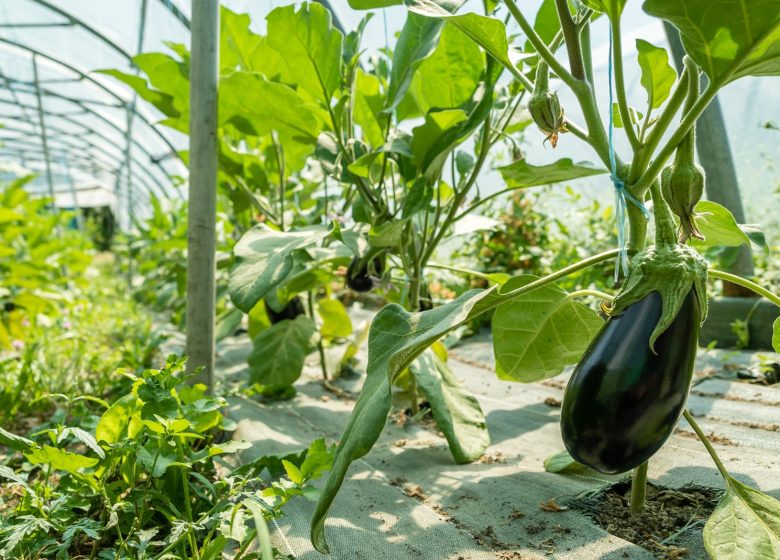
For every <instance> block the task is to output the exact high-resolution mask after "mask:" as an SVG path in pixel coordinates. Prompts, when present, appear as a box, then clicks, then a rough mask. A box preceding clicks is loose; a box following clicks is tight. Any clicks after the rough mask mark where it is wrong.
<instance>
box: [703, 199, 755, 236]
mask: <svg viewBox="0 0 780 560" xmlns="http://www.w3.org/2000/svg"><path fill="white" fill-rule="evenodd" d="M694 221H695V222H696V226H697V227H698V228H699V231H700V232H701V233H702V235H703V236H704V240H703V241H702V240H698V239H691V245H693V246H695V247H710V246H715V245H720V246H724V247H737V246H739V245H750V238H749V237H748V236H747V234H746V233H745V232H744V231H742V230H741V229H740V227H739V225H738V224H737V221H736V220H735V219H734V215H733V214H732V213H731V212H729V210H728V209H727V208H724V207H723V206H721V205H720V204H718V203H717V202H712V201H709V200H702V201H700V202H699V203H698V204H696V208H695V209H694Z"/></svg>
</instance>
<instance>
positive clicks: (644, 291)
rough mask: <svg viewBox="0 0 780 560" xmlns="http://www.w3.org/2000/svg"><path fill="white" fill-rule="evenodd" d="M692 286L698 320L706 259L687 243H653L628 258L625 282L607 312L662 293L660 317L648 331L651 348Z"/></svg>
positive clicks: (702, 316) (703, 307) (702, 307)
mask: <svg viewBox="0 0 780 560" xmlns="http://www.w3.org/2000/svg"><path fill="white" fill-rule="evenodd" d="M691 289H693V290H694V292H695V295H696V300H697V302H698V304H699V305H698V307H699V316H700V323H703V322H704V320H705V319H706V318H707V261H706V260H704V257H702V256H701V255H700V254H699V253H698V252H697V251H696V250H695V249H693V248H692V247H689V246H687V245H679V244H674V245H662V246H659V245H652V246H650V247H647V248H646V249H644V250H642V251H640V252H639V253H637V254H636V255H635V256H634V258H633V259H631V265H630V267H629V270H628V276H627V277H626V283H625V285H624V286H623V289H622V290H620V293H618V294H617V295H616V296H615V299H614V300H613V302H612V307H611V308H610V309H609V314H610V315H613V316H614V315H620V314H621V313H623V311H625V310H626V308H628V307H629V306H630V305H633V304H634V303H637V302H638V301H640V300H642V299H644V298H645V297H647V296H648V295H649V294H651V293H652V292H658V293H659V295H660V296H661V301H662V310H661V317H660V319H658V323H656V326H655V329H654V330H653V333H652V334H651V335H650V341H649V344H650V349H651V350H652V351H653V352H654V353H655V341H656V340H657V339H658V337H659V336H661V335H662V334H663V333H664V331H666V329H667V328H669V325H671V324H672V321H674V319H675V317H677V313H679V311H680V308H681V307H682V304H683V302H684V301H685V297H686V296H687V295H688V292H690V291H691Z"/></svg>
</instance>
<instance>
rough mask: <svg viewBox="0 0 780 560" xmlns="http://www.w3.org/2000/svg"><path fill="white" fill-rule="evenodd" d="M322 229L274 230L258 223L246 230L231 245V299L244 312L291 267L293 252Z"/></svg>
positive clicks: (319, 236)
mask: <svg viewBox="0 0 780 560" xmlns="http://www.w3.org/2000/svg"><path fill="white" fill-rule="evenodd" d="M327 235H328V232H327V231H326V230H324V229H308V230H302V231H286V232H281V231H275V230H273V229H271V228H269V227H268V226H265V225H262V224H261V225H257V226H255V227H253V228H252V229H250V230H249V231H248V232H246V233H245V234H244V235H243V237H241V240H240V241H239V242H238V243H236V246H235V248H234V249H233V251H234V254H235V257H236V263H235V264H234V265H233V268H232V269H231V271H230V280H229V282H228V291H229V293H230V299H231V300H232V301H233V303H234V304H235V305H236V307H238V308H239V309H241V310H242V311H243V312H244V313H249V311H250V310H251V309H252V308H253V307H254V306H255V304H257V302H258V301H260V300H261V299H262V298H263V297H264V296H265V295H266V294H267V293H268V292H270V291H271V290H272V289H273V288H275V287H276V286H277V285H278V284H279V283H280V282H281V281H282V280H284V279H285V278H286V277H287V275H288V274H289V273H290V271H292V269H293V264H294V260H293V253H294V252H295V251H299V250H302V249H305V248H307V247H309V246H311V245H313V244H315V243H318V242H319V241H321V240H322V239H324V238H325V237H326V236H327Z"/></svg>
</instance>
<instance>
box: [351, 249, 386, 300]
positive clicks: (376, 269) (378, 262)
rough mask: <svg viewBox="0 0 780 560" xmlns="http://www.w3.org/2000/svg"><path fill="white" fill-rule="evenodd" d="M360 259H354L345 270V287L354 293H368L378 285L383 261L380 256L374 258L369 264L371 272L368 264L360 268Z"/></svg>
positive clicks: (383, 267)
mask: <svg viewBox="0 0 780 560" xmlns="http://www.w3.org/2000/svg"><path fill="white" fill-rule="evenodd" d="M360 262H361V259H359V258H358V257H355V258H353V259H352V262H350V263H349V267H348V268H347V286H349V288H350V289H352V290H355V291H356V292H370V291H371V290H372V289H374V287H375V286H376V285H377V284H379V278H380V277H381V276H382V273H383V272H384V270H385V259H384V257H383V256H382V255H379V256H376V257H374V259H373V261H372V262H371V268H372V270H369V266H368V264H365V265H363V266H362V267H361V266H360Z"/></svg>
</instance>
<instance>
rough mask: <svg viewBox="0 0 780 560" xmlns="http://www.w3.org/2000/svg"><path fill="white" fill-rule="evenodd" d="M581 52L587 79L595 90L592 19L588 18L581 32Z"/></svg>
mask: <svg viewBox="0 0 780 560" xmlns="http://www.w3.org/2000/svg"><path fill="white" fill-rule="evenodd" d="M580 52H582V64H583V66H584V67H585V79H586V80H587V82H588V84H590V87H591V90H592V89H593V51H592V49H591V44H590V18H589V17H586V18H585V21H584V23H583V24H582V31H581V32H580Z"/></svg>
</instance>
